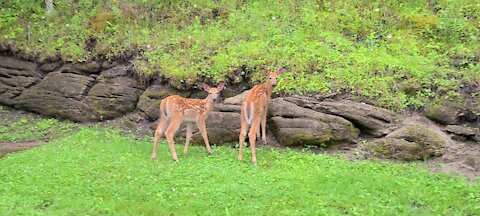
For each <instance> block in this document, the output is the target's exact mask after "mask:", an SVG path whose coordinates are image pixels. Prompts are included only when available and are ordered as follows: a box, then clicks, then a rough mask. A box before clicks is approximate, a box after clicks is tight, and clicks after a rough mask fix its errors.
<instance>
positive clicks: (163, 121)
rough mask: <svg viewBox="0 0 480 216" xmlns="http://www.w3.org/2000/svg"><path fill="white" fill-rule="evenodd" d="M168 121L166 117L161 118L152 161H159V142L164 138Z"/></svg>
mask: <svg viewBox="0 0 480 216" xmlns="http://www.w3.org/2000/svg"><path fill="white" fill-rule="evenodd" d="M167 123H168V119H167V117H166V116H162V117H160V122H159V123H158V126H157V129H156V130H155V138H154V139H153V153H152V160H155V159H157V151H158V141H159V140H160V138H162V135H163V133H164V132H165V129H166V128H167Z"/></svg>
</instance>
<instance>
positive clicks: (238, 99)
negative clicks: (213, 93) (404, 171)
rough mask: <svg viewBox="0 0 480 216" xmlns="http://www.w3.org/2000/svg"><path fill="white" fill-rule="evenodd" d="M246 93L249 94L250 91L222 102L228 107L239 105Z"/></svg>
mask: <svg viewBox="0 0 480 216" xmlns="http://www.w3.org/2000/svg"><path fill="white" fill-rule="evenodd" d="M248 92H250V90H247V91H244V92H242V93H241V94H239V95H236V96H233V97H230V98H227V99H225V100H224V104H229V105H241V104H242V101H243V99H244V98H245V97H247V94H248Z"/></svg>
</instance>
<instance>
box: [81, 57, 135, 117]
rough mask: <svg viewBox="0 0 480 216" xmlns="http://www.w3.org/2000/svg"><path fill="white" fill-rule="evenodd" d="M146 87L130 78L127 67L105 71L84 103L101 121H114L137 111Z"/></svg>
mask: <svg viewBox="0 0 480 216" xmlns="http://www.w3.org/2000/svg"><path fill="white" fill-rule="evenodd" d="M143 91H144V85H143V84H141V83H140V82H139V81H137V80H136V79H135V78H133V77H129V76H128V72H127V68H126V67H122V66H119V67H114V68H111V69H109V70H106V71H103V72H102V73H101V74H100V76H99V77H98V78H97V80H96V84H95V85H94V86H93V87H92V88H91V89H90V91H89V92H88V94H87V96H86V98H85V100H84V102H85V104H87V105H88V106H90V107H91V109H92V111H93V112H94V113H95V114H96V116H97V117H98V118H100V119H112V118H115V117H118V116H122V115H124V114H126V113H128V112H131V111H133V110H134V109H135V107H136V104H137V101H138V98H139V97H140V95H141V94H142V92H143Z"/></svg>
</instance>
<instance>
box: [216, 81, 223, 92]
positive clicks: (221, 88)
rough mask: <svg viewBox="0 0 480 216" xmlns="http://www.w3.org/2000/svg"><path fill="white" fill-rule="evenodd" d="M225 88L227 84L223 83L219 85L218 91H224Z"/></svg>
mask: <svg viewBox="0 0 480 216" xmlns="http://www.w3.org/2000/svg"><path fill="white" fill-rule="evenodd" d="M224 87H225V84H224V83H223V82H222V83H220V84H219V85H218V87H217V89H218V91H222V90H223V88H224Z"/></svg>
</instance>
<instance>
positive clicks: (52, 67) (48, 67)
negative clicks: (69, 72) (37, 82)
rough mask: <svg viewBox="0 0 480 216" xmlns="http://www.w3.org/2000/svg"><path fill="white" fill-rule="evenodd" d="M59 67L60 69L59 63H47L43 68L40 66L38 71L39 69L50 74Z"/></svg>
mask: <svg viewBox="0 0 480 216" xmlns="http://www.w3.org/2000/svg"><path fill="white" fill-rule="evenodd" d="M58 67H60V64H59V63H57V62H53V63H45V64H43V65H42V66H40V67H39V68H38V69H39V70H40V71H41V72H44V73H49V72H52V71H54V70H55V69H57V68H58Z"/></svg>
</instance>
